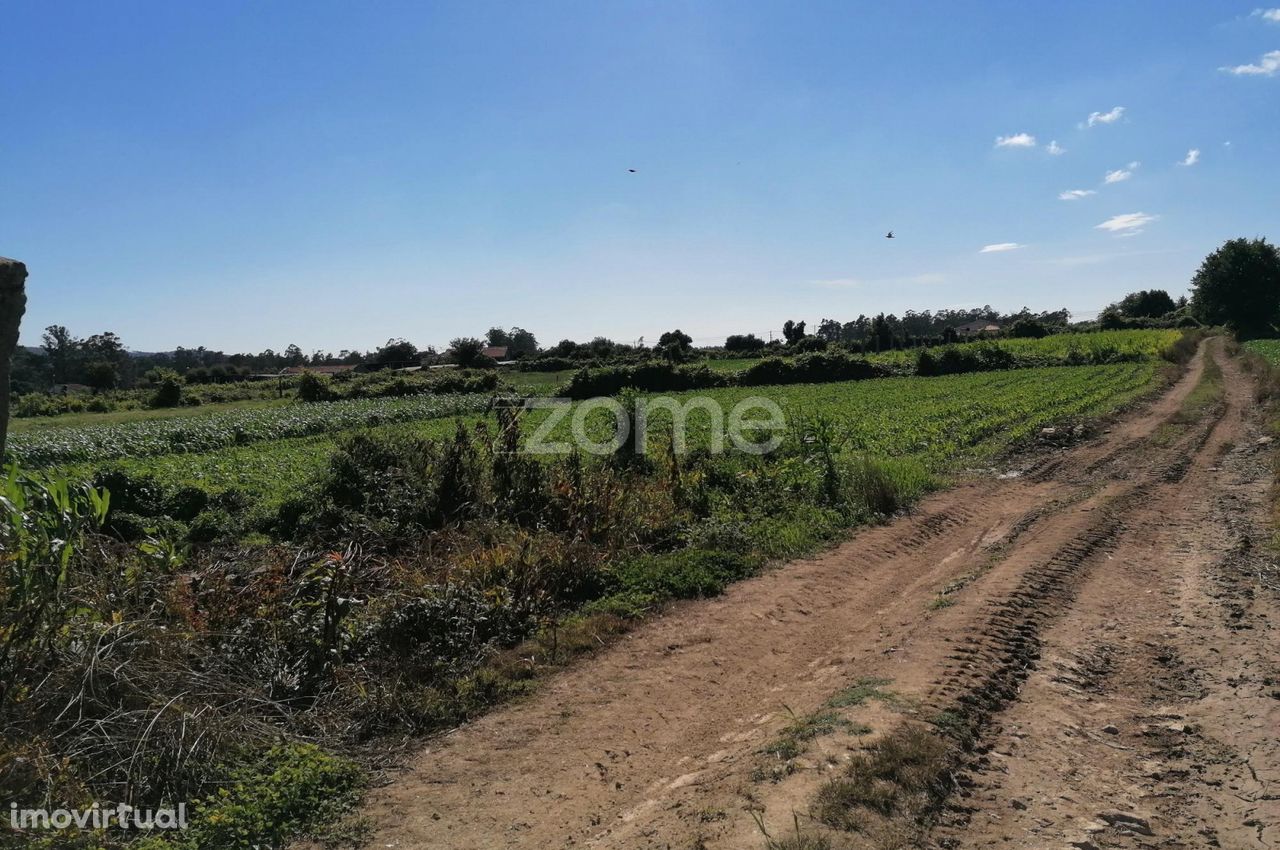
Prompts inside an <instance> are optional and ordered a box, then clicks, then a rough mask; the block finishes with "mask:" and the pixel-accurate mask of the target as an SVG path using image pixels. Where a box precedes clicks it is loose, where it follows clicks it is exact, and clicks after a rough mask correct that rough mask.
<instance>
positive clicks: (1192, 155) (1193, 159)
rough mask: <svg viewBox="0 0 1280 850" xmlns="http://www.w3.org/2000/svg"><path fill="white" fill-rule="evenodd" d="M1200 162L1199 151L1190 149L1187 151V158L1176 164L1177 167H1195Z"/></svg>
mask: <svg viewBox="0 0 1280 850" xmlns="http://www.w3.org/2000/svg"><path fill="white" fill-rule="evenodd" d="M1199 161H1200V149H1199V148H1192V149H1191V150H1189V151H1187V158H1186V159H1184V160H1182V162H1180V163H1178V164H1179V165H1195V164H1196V163H1197V162H1199Z"/></svg>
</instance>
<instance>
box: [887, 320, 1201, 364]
mask: <svg viewBox="0 0 1280 850" xmlns="http://www.w3.org/2000/svg"><path fill="white" fill-rule="evenodd" d="M1181 333H1182V332H1181V331H1178V330H1170V329H1160V330H1119V331H1096V332H1094V333H1087V334H1072V333H1062V334H1052V335H1050V336H1046V337H1042V338H1039V339H1034V338H1024V339H999V340H986V341H980V342H966V343H958V344H956V345H954V346H947V347H946V348H950V349H954V350H957V351H980V350H983V349H990V348H997V349H999V350H1002V351H1005V352H1008V353H1009V354H1010V355H1012V356H1013V358H1014V361H1015V362H1016V363H1017V365H1018V366H1019V367H1025V366H1028V365H1034V366H1058V365H1068V366H1080V365H1086V364H1103V363H1125V362H1130V361H1139V360H1147V359H1151V358H1155V357H1159V356H1160V354H1161V352H1162V351H1163V350H1164V349H1165V348H1166V347H1168V346H1169V345H1171V344H1172V343H1173V342H1174V341H1175V340H1177V339H1178V337H1179V336H1181ZM931 353H935V356H937V354H936V351H935V352H931ZM917 355H918V352H916V351H912V350H902V351H888V352H884V353H882V354H872V355H868V359H870V360H872V361H874V362H877V363H885V364H899V365H911V364H914V363H915V362H916V358H917Z"/></svg>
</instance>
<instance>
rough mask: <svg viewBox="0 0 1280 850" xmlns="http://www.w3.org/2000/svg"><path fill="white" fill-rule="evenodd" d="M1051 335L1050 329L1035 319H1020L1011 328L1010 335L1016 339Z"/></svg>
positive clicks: (1041, 337) (1039, 337)
mask: <svg viewBox="0 0 1280 850" xmlns="http://www.w3.org/2000/svg"><path fill="white" fill-rule="evenodd" d="M1048 335H1049V329H1048V328H1046V327H1045V326H1044V325H1042V324H1040V323H1039V322H1037V321H1036V320H1035V319H1019V320H1018V321H1016V322H1014V323H1013V327H1011V328H1009V336H1011V337H1014V338H1016V339H1043V338H1044V337H1047V336H1048Z"/></svg>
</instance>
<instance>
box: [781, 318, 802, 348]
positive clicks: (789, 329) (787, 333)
mask: <svg viewBox="0 0 1280 850" xmlns="http://www.w3.org/2000/svg"><path fill="white" fill-rule="evenodd" d="M782 338H783V339H785V340H786V341H787V345H794V344H795V343H797V342H799V341H800V340H802V339H804V322H793V321H792V320H791V319H787V320H786V321H785V322H783V324H782Z"/></svg>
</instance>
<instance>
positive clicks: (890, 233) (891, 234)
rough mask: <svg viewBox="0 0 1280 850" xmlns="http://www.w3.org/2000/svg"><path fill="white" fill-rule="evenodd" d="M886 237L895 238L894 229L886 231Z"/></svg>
mask: <svg viewBox="0 0 1280 850" xmlns="http://www.w3.org/2000/svg"><path fill="white" fill-rule="evenodd" d="M884 238H885V239H892V238H893V231H892V230H890V231H889V232H888V233H886V234H885V235H884Z"/></svg>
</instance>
